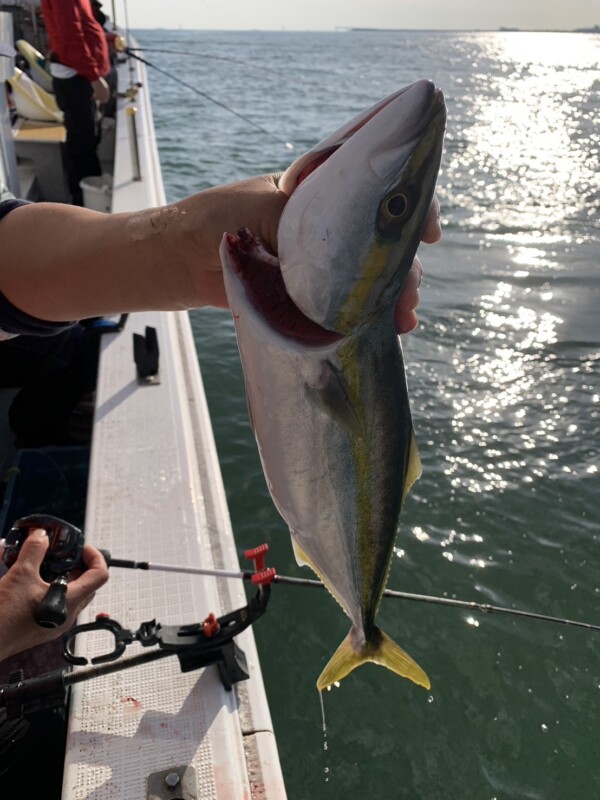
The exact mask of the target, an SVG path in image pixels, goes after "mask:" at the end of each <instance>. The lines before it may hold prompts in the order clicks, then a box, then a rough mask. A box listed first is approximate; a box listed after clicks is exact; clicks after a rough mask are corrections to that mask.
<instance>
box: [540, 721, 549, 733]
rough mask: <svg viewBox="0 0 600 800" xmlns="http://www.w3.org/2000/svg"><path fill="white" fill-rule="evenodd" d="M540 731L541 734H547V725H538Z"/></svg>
mask: <svg viewBox="0 0 600 800" xmlns="http://www.w3.org/2000/svg"><path fill="white" fill-rule="evenodd" d="M540 730H541V732H542V733H548V726H547V725H545V724H544V723H543V722H542V724H541V725H540Z"/></svg>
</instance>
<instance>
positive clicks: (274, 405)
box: [220, 80, 446, 691]
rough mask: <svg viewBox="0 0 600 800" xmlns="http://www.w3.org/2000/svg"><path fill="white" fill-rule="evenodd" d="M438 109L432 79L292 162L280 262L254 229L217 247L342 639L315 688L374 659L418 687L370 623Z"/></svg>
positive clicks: (383, 562) (270, 475) (286, 505)
mask: <svg viewBox="0 0 600 800" xmlns="http://www.w3.org/2000/svg"><path fill="white" fill-rule="evenodd" d="M445 125H446V105H445V100H444V96H443V93H442V92H441V90H440V89H438V88H436V87H435V85H434V84H433V83H432V82H430V81H426V80H422V81H418V82H416V83H414V84H411V85H410V86H407V87H405V88H403V89H401V90H399V91H396V92H394V93H393V94H391V95H389V96H388V97H386V98H384V99H382V100H381V101H379V102H378V103H376V104H375V105H373V106H371V107H370V108H368V109H366V110H365V111H364V112H362V113H361V114H359V115H358V116H356V117H354V118H353V119H351V120H350V121H349V122H348V123H346V124H345V125H343V126H342V127H341V128H339V129H338V130H337V131H335V132H334V133H332V134H331V135H330V136H328V137H326V138H325V139H324V140H323V141H321V142H320V143H319V144H317V145H316V146H315V147H313V148H312V149H311V150H309V151H308V152H307V153H305V154H304V155H302V156H300V157H299V158H298V159H297V160H296V161H294V162H293V163H292V164H291V166H290V167H289V168H288V169H287V170H286V171H285V173H284V174H283V175H282V177H281V179H280V183H279V186H280V188H281V189H282V190H283V191H284V192H285V193H286V194H287V195H288V197H289V199H288V201H287V203H286V205H285V207H284V210H283V213H282V215H281V218H280V222H279V227H278V254H277V255H276V254H274V253H273V252H271V251H269V250H268V249H267V248H266V247H265V246H264V245H263V244H262V242H261V241H260V240H259V239H258V238H257V237H256V236H255V235H254V234H253V233H252V232H251V231H250V230H248V229H241V230H239V231H238V232H237V233H226V234H225V235H224V236H223V240H222V242H221V250H220V254H221V261H222V266H223V273H224V281H225V288H226V292H227V297H228V301H229V305H230V308H231V311H232V313H233V318H234V323H235V329H236V336H237V342H238V348H239V351H240V357H241V362H242V367H243V372H244V381H245V388H246V397H247V402H248V412H249V417H250V423H251V426H252V429H253V431H254V435H255V437H256V442H257V445H258V450H259V453H260V458H261V463H262V467H263V471H264V474H265V478H266V482H267V486H268V489H269V492H270V494H271V497H272V499H273V502H274V504H275V506H276V508H277V510H278V511H279V513H280V514H281V516H282V517H283V519H284V520H285V522H286V523H287V525H288V527H289V530H290V535H291V540H292V545H293V548H294V553H295V556H296V559H297V561H298V563H299V564H302V565H304V564H306V565H308V566H309V567H311V569H312V570H313V571H314V572H315V573H316V575H317V576H318V577H319V578H320V580H321V581H322V582H323V584H324V585H325V586H326V587H327V589H328V590H329V592H330V593H331V594H332V595H333V597H334V598H335V599H336V600H337V602H338V603H339V605H340V606H341V607H342V609H343V610H344V612H345V613H346V615H347V616H348V617H349V618H350V622H351V628H350V631H349V633H348V635H347V636H346V638H345V639H344V640H343V642H342V643H341V644H340V646H339V647H338V649H337V650H336V651H335V652H334V654H333V656H332V657H331V659H330V660H329V662H328V663H327V664H326V666H325V668H324V669H323V671H322V673H321V675H320V676H319V678H318V680H317V688H318V689H319V690H320V691H323V690H324V689H325V688H327V687H329V686H331V685H332V684H335V683H337V682H338V681H341V680H342V679H343V678H345V677H346V676H347V675H348V674H349V673H350V672H351V671H352V670H354V669H355V668H356V667H358V666H360V665H361V664H364V663H367V662H373V663H376V664H380V665H382V666H385V667H387V668H388V669H390V670H392V671H393V672H395V673H397V674H398V675H400V676H402V677H405V678H408V679H410V680H412V681H413V682H414V683H416V684H419V685H421V686H423V687H425V688H430V681H429V678H428V676H427V674H426V673H425V672H424V671H423V669H422V668H421V667H420V666H419V665H418V664H417V663H416V662H415V661H414V660H413V659H412V657H411V656H410V655H408V653H406V652H405V651H404V650H403V649H402V648H401V647H400V646H399V645H398V644H396V643H395V642H394V641H393V639H391V638H390V637H389V636H388V635H387V634H385V633H384V632H383V631H382V630H381V629H380V628H379V627H378V626H377V625H376V623H375V617H376V614H377V610H378V607H379V604H380V601H381V597H382V594H383V591H384V589H385V585H386V582H387V579H388V576H389V571H390V566H391V560H392V556H393V550H394V545H395V540H396V536H397V531H398V524H399V517H400V512H401V509H402V505H403V503H404V500H405V498H406V496H407V493H408V491H409V489H410V487H411V486H412V484H413V483H414V481H415V480H416V479H417V478H418V477H419V475H420V472H421V465H420V460H419V454H418V449H417V445H416V441H415V436H414V431H413V424H412V417H411V411H410V404H409V397H408V389H407V382H406V374H405V368H404V361H403V356H402V348H401V345H400V339H399V337H398V335H397V332H396V327H395V320H394V310H395V305H396V301H397V299H398V297H399V295H400V294H401V292H402V288H403V286H404V283H405V281H406V277H407V275H408V272H409V270H410V267H411V265H412V262H413V258H414V256H415V253H416V251H417V248H418V245H419V242H420V239H421V235H422V233H423V229H424V226H425V223H426V218H427V214H428V210H429V207H430V204H431V202H432V199H433V195H434V191H435V185H436V180H437V176H438V171H439V167H440V162H441V157H442V149H443V139H444V131H445Z"/></svg>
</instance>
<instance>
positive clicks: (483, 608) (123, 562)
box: [102, 551, 600, 631]
mask: <svg viewBox="0 0 600 800" xmlns="http://www.w3.org/2000/svg"><path fill="white" fill-rule="evenodd" d="M102 552H103V555H104V556H105V558H106V559H107V562H106V563H107V564H108V566H109V567H117V568H123V569H141V570H147V571H157V572H175V573H180V574H181V573H185V574H187V575H206V576H208V577H213V578H238V579H241V580H245V581H252V580H255V579H256V574H257V573H255V572H249V571H246V570H240V571H235V570H224V569H206V568H202V567H180V566H178V565H177V564H160V563H157V562H151V561H131V560H127V559H118V558H113V557H112V556H111V555H110V553H107V552H106V551H102ZM272 582H273V583H282V584H286V585H288V586H304V587H309V588H312V589H325V588H326V587H325V585H324V584H323V583H321V581H317V580H311V579H310V578H293V577H291V576H289V575H278V574H277V573H276V572H275V573H274V575H273V579H272ZM383 596H384V597H391V598H395V599H396V600H412V601H414V602H418V603H432V604H434V605H441V606H453V607H454V608H465V609H468V610H469V611H479V612H481V613H485V614H491V613H497V614H509V615H512V616H516V617H523V618H525V619H533V620H538V621H541V622H553V623H555V624H560V625H569V626H571V627H574V628H585V629H586V630H592V631H600V625H593V624H592V623H590V622H580V621H579V620H572V619H566V618H563V617H552V616H549V615H548V614H537V613H535V612H533V611H522V610H520V609H517V608H505V607H503V606H494V605H490V604H489V603H477V602H475V601H472V600H455V599H453V598H449V597H436V596H434V595H426V594H415V593H413V592H399V591H395V590H393V589H385V590H384V592H383Z"/></svg>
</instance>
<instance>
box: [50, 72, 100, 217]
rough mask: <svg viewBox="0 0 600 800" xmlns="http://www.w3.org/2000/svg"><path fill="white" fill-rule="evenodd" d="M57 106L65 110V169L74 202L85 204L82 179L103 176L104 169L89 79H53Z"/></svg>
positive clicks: (79, 204)
mask: <svg viewBox="0 0 600 800" xmlns="http://www.w3.org/2000/svg"><path fill="white" fill-rule="evenodd" d="M54 92H55V95H56V102H57V103H58V107H59V108H60V109H61V111H62V112H63V113H64V117H65V120H64V124H65V128H66V130H67V142H66V160H67V163H66V168H67V178H68V181H69V189H70V191H71V195H72V199H73V203H74V204H75V205H78V206H82V205H83V192H82V191H81V187H80V186H79V182H80V181H81V180H82V179H83V178H87V177H88V176H89V175H101V174H102V168H101V166H100V161H99V160H98V155H97V153H96V145H97V135H96V119H95V112H96V106H95V102H94V96H93V91H92V87H91V84H90V82H89V81H87V80H86V79H85V78H82V77H81V76H80V75H75V76H74V77H73V78H66V79H63V78H54Z"/></svg>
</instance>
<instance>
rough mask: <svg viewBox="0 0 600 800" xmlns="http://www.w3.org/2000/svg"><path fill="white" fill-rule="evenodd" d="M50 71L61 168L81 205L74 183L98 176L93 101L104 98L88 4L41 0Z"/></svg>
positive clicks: (103, 53)
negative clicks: (62, 144)
mask: <svg viewBox="0 0 600 800" xmlns="http://www.w3.org/2000/svg"><path fill="white" fill-rule="evenodd" d="M41 5H42V14H43V16H44V23H45V25H46V31H47V33H48V44H49V47H50V51H51V53H50V72H51V74H52V79H53V85H54V93H55V95H56V102H57V103H58V106H59V108H60V109H61V110H62V111H63V113H64V124H65V128H66V131H67V142H66V168H67V178H68V182H69V189H70V192H71V196H72V202H73V203H74V204H75V205H78V206H81V205H83V193H82V191H81V187H80V186H79V183H80V181H81V180H82V179H83V178H86V177H88V176H90V175H101V174H102V169H101V167H100V162H99V160H98V155H97V152H96V146H97V135H96V119H95V113H96V105H95V100H99V101H100V102H101V103H106V102H107V101H108V99H109V96H110V91H109V88H108V84H107V82H106V79H105V78H106V75H108V73H109V71H110V61H109V54H108V44H107V41H106V34H105V32H104V30H103V29H102V26H101V25H100V23H99V22H97V20H96V19H95V17H94V13H93V10H92V7H91V3H90V0H42V3H41Z"/></svg>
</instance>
